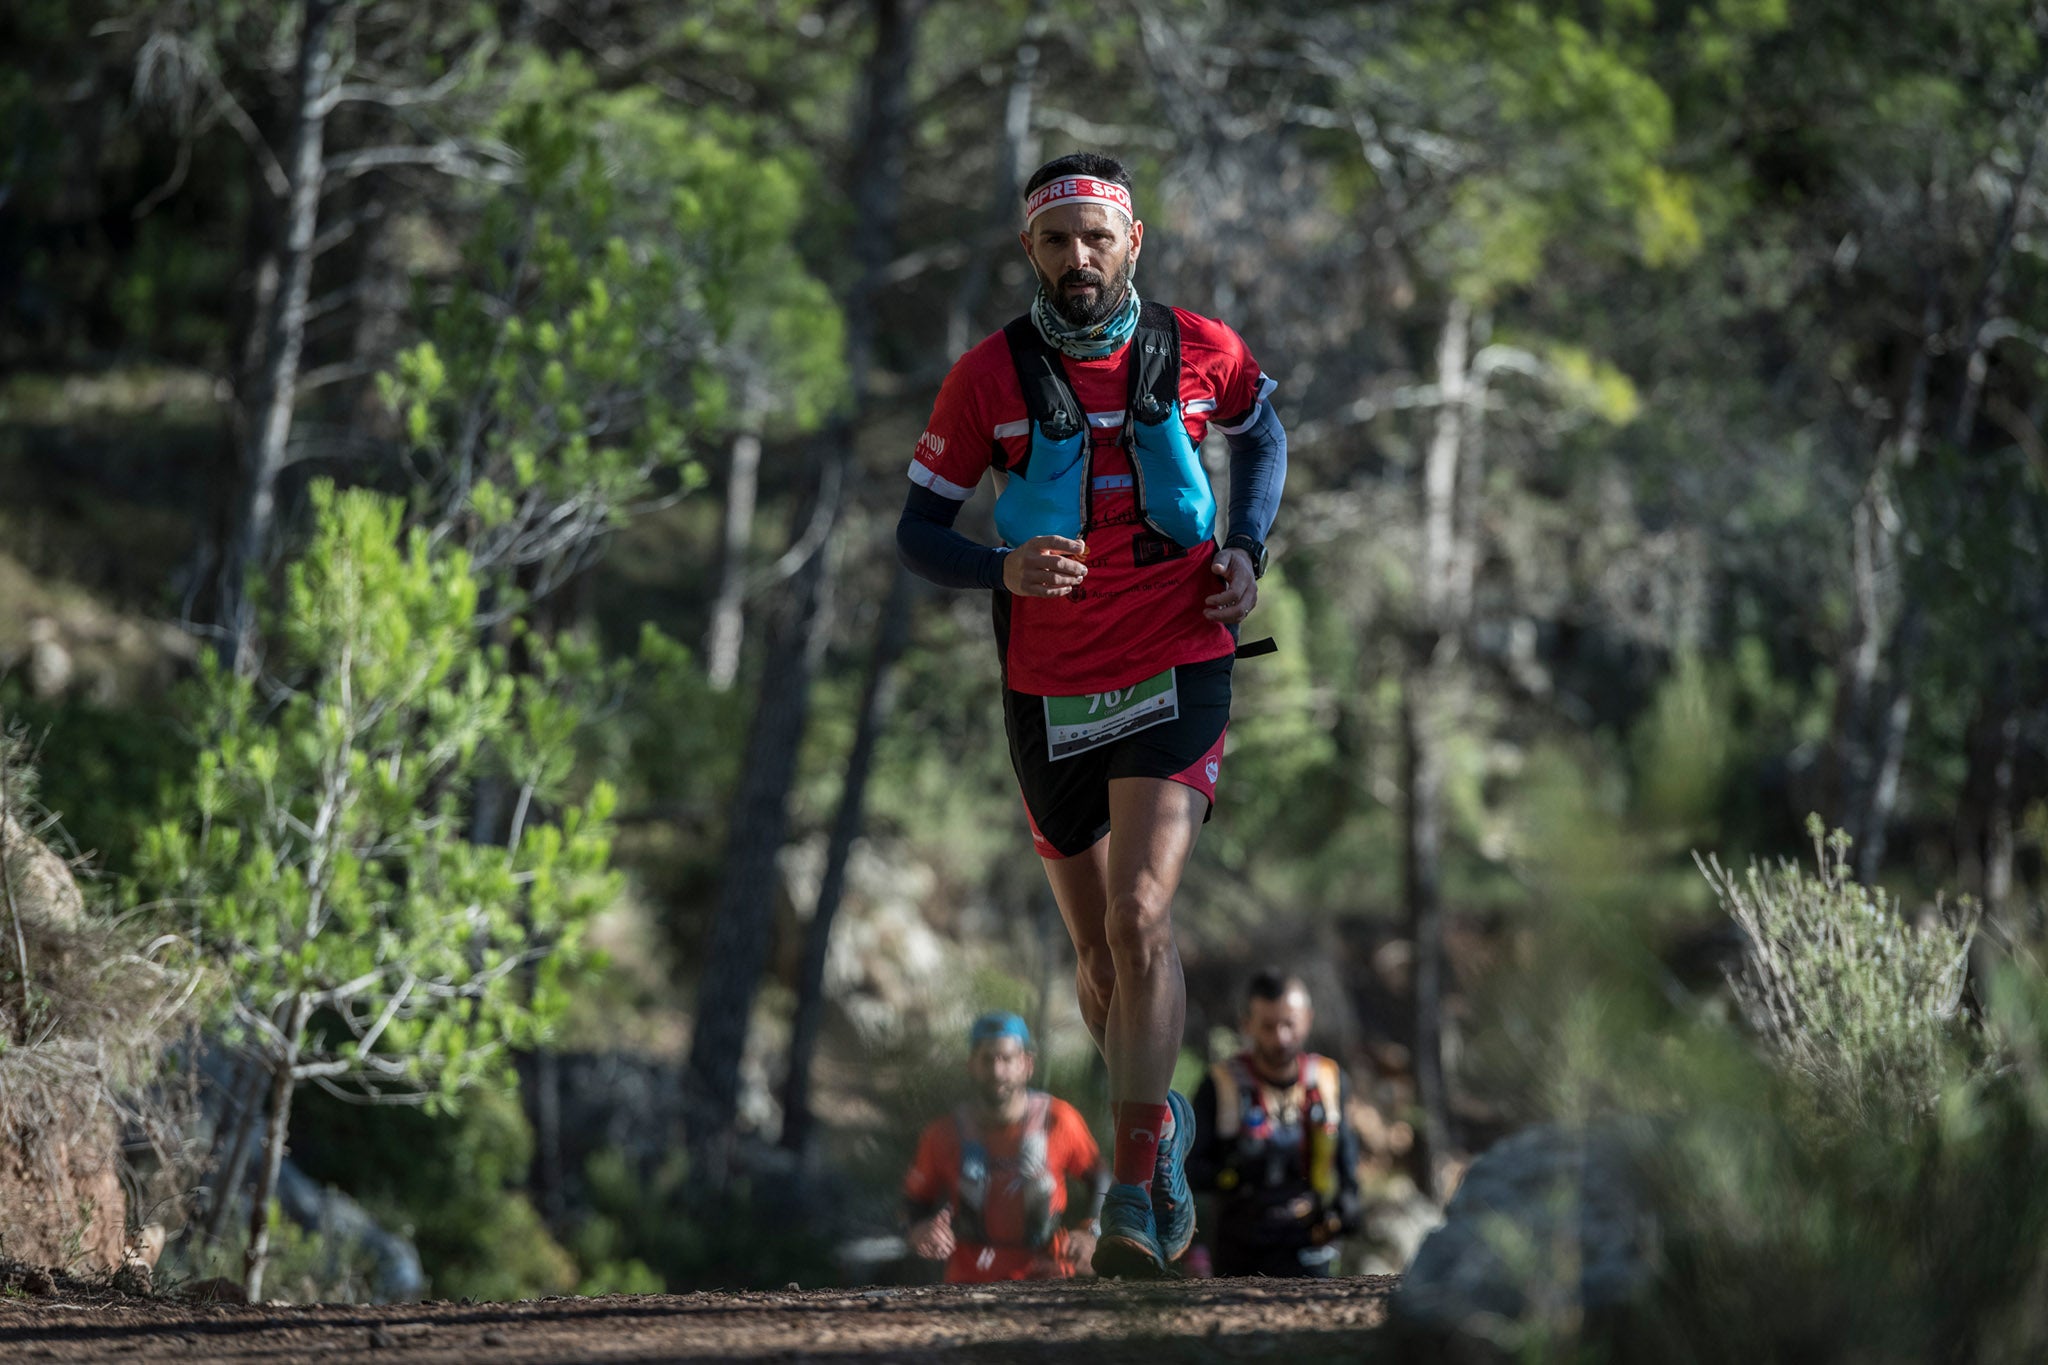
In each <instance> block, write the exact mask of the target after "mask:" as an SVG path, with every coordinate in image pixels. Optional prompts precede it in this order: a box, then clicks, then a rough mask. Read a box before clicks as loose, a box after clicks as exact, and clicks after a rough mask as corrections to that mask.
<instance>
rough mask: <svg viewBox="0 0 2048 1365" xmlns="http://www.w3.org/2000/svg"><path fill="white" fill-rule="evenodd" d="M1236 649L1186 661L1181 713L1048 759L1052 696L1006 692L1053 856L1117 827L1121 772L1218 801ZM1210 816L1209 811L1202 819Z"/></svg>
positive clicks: (1009, 727)
mask: <svg viewBox="0 0 2048 1365" xmlns="http://www.w3.org/2000/svg"><path fill="white" fill-rule="evenodd" d="M1234 662H1235V659H1234V658H1233V657H1232V656H1231V655H1228V654H1226V655H1224V656H1223V657H1222V658H1220V659H1210V660H1208V661H1207V662H1205V663H1197V664H1182V665H1181V666H1180V667H1179V668H1178V669H1176V670H1175V673H1176V675H1177V676H1176V677H1175V679H1174V682H1175V685H1176V688H1177V690H1178V692H1179V699H1180V708H1179V709H1180V714H1179V715H1178V716H1176V717H1175V718H1174V719H1172V720H1169V721H1164V722H1162V723H1160V724H1158V725H1154V726H1151V727H1150V728H1148V729H1144V730H1140V731H1138V732H1137V733H1135V734H1131V735H1126V736H1125V737H1124V738H1122V739H1117V740H1111V741H1110V742H1109V743H1107V744H1104V745H1102V746H1101V747H1099V748H1095V749H1090V750H1088V751H1086V752H1085V753H1078V754H1074V755H1072V756H1070V757H1067V758H1061V759H1053V758H1050V757H1048V753H1047V750H1048V746H1047V743H1046V733H1045V698H1043V697H1039V696H1033V695H1031V694H1030V693H1026V692H1010V691H1005V692H1004V693H1003V728H1004V730H1005V731H1007V732H1008V734H1009V736H1010V763H1011V766H1012V767H1014V768H1015V769H1016V770H1017V785H1018V786H1019V787H1020V788H1021V789H1022V790H1023V794H1024V813H1025V815H1026V817H1027V818H1029V820H1030V821H1031V840H1032V843H1033V844H1035V845H1036V846H1037V848H1038V852H1039V856H1041V857H1045V858H1071V857H1073V856H1074V855H1075V854H1077V853H1081V852H1085V851H1086V850H1088V849H1090V848H1093V847H1094V846H1095V844H1096V842H1097V841H1098V840H1100V839H1101V838H1102V836H1103V835H1105V834H1107V833H1109V783H1110V779H1111V778H1117V777H1164V778H1167V779H1169V780H1171V781H1174V782H1179V783H1182V784H1184V785H1186V786H1190V787H1193V788H1194V789H1195V790H1196V791H1198V792H1200V793H1202V795H1203V796H1205V797H1207V798H1208V800H1209V804H1210V806H1211V807H1212V808H1213V807H1214V806H1215V803H1216V777H1217V773H1218V771H1219V770H1220V768H1221V767H1222V763H1223V736H1224V732H1225V731H1226V730H1227V729H1228V728H1229V726H1230V668H1231V665H1232V664H1233V663H1234ZM1202 818H1203V819H1204V820H1207V819H1208V816H1207V814H1206V813H1205V814H1204V815H1203V817H1202Z"/></svg>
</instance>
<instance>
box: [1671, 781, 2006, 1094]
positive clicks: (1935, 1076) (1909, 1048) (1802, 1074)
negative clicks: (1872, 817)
mask: <svg viewBox="0 0 2048 1365" xmlns="http://www.w3.org/2000/svg"><path fill="white" fill-rule="evenodd" d="M1808 832H1809V833H1810V834H1811V835H1812V838H1813V848H1814V861H1815V866H1816V870H1815V871H1814V872H1813V873H1808V872H1806V871H1804V870H1802V869H1800V868H1799V867H1797V866H1795V865H1794V864H1792V863H1789V862H1779V863H1776V864H1771V865H1757V864H1752V865H1751V866H1750V868H1749V870H1748V871H1747V872H1746V873H1745V874H1743V875H1742V876H1741V877H1737V876H1735V875H1734V874H1732V873H1730V872H1728V871H1727V870H1726V869H1724V868H1723V867H1722V866H1721V864H1720V862H1719V860H1718V859H1715V858H1712V857H1708V858H1705V859H1702V860H1700V870H1701V871H1702V872H1704V873H1705V874H1706V878H1707V881H1708V883H1709V884H1710V885H1711V886H1712V887H1713V890H1714V895H1715V898H1716V899H1717V900H1718V901H1719V902H1720V905H1721V908H1722V909H1723V910H1724V911H1726V912H1727V914H1728V915H1729V916H1730V917H1731V918H1733V919H1734V921H1735V922H1736V924H1738V925H1739V926H1740V927H1741V929H1742V932H1743V934H1744V938H1745V942H1744V946H1743V954H1742V964H1741V966H1740V968H1739V969H1737V970H1734V971H1731V972H1730V973H1729V984H1730V986H1731V987H1732V988H1733V990H1734V993H1735V999H1736V1002H1737V1003H1738V1004H1739V1005H1740V1007H1741V1010H1742V1016H1743V1019H1744V1020H1745V1021H1746V1022H1747V1023H1748V1025H1749V1027H1750V1028H1751V1029H1752V1030H1754V1031H1755V1033H1756V1034H1757V1036H1758V1037H1760V1038H1761V1039H1762V1040H1763V1041H1764V1043H1765V1045H1766V1046H1767V1047H1768V1048H1769V1050H1770V1051H1771V1053H1772V1055H1773V1056H1774V1057H1775V1058H1776V1060H1777V1062H1778V1064H1779V1065H1780V1066H1782V1067H1784V1068H1786V1069H1787V1070H1788V1071H1789V1072H1790V1073H1792V1074H1793V1075H1794V1076H1796V1077H1797V1078H1799V1080H1800V1081H1801V1082H1802V1083H1803V1086H1804V1088H1805V1089H1806V1091H1807V1092H1808V1094H1809V1097H1810V1099H1811V1100H1812V1102H1813V1103H1814V1105H1815V1106H1816V1107H1817V1109H1818V1110H1819V1111H1821V1112H1823V1113H1825V1114H1828V1115H1831V1116H1835V1117H1837V1118H1840V1119H1842V1120H1846V1121H1849V1122H1855V1123H1862V1122H1866V1121H1868V1120H1869V1119H1871V1118H1872V1117H1873V1116H1875V1115H1876V1114H1877V1113H1879V1112H1881V1111H1882V1112H1905V1113H1911V1112H1914V1111H1917V1110H1920V1109H1924V1108H1926V1107H1927V1106H1929V1105H1931V1104H1933V1103H1934V1101H1935V1099H1936V1097H1937V1096H1938V1095H1939V1094H1940V1093H1941V1089H1942V1086H1943V1084H1944V1083H1946V1082H1947V1081H1949V1080H1952V1079H1955V1078H1956V1071H1955V1067H1956V1065H1957V1064H1958V1058H1959V1056H1960V1053H1959V1050H1958V1047H1957V1043H1958V1042H1959V1040H1960V1035H1959V1030H1958V1013H1959V1012H1958V1006H1959V1004H1960V1002H1961V999H1962V993H1963V983H1964V979H1965V976H1966V974H1967V970H1968V965H1969V954H1970V941H1971V939H1972V938H1973V937H1974V936H1975V934H1976V931H1977V911H1976V908H1975V906H1974V905H1973V904H1972V903H1970V902H1968V901H1964V902H1962V903H1961V905H1960V908H1959V910H1958V912H1956V913H1954V914H1951V913H1948V912H1947V911H1945V910H1944V909H1943V908H1942V907H1941V906H1940V905H1937V906H1936V907H1935V908H1934V910H1933V911H1932V912H1931V913H1930V914H1928V915H1925V916H1920V917H1914V916H1909V915H1907V914H1906V913H1905V912H1904V909H1903V907H1902V906H1901V905H1900V904H1899V902H1898V899H1897V898H1896V897H1894V896H1889V895H1887V894H1886V893H1885V892H1884V891H1882V890H1878V889H1875V888H1872V887H1866V886H1863V885H1862V884H1860V883H1859V882H1857V881H1856V880H1854V879H1853V878H1852V877H1851V876H1850V875H1849V869H1848V867H1847V866H1846V865H1845V864H1844V862H1843V858H1844V857H1845V855H1846V854H1847V852H1848V848H1849V840H1848V837H1847V836H1846V835H1844V834H1841V833H1840V832H1837V833H1835V834H1833V835H1824V833H1823V830H1822V826H1821V823H1820V820H1819V817H1817V816H1816V817H1813V818H1812V819H1811V820H1810V821H1809V823H1808Z"/></svg>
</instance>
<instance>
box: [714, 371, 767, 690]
mask: <svg viewBox="0 0 2048 1365" xmlns="http://www.w3.org/2000/svg"><path fill="white" fill-rule="evenodd" d="M760 478H761V417H760V412H759V410H758V409H757V408H754V407H752V406H749V408H748V410H747V412H746V414H745V415H744V416H743V417H742V418H741V419H740V430H739V434H738V435H736V436H734V437H733V439H732V462H731V465H730V467H729V468H728V469H727V471H726V479H725V534H724V536H723V538H722V546H721V550H720V554H719V568H718V595H717V596H716V597H714V598H713V599H712V602H711V628H710V629H709V630H708V631H706V632H705V638H704V672H705V675H706V676H707V677H708V678H709V680H710V682H711V686H712V688H713V689H714V690H716V691H719V692H724V691H726V690H727V689H729V688H730V687H731V686H732V685H733V681H734V679H736V678H737V677H738V676H739V671H740V644H741V641H742V639H743V637H744V635H745V633H746V594H747V552H748V551H749V550H750V549H752V548H753V543H754V495H755V492H756V490H757V489H758V488H759V486H760Z"/></svg>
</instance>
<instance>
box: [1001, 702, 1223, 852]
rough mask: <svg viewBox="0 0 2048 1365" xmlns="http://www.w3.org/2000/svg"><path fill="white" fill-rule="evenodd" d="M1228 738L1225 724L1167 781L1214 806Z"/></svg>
mask: <svg viewBox="0 0 2048 1365" xmlns="http://www.w3.org/2000/svg"><path fill="white" fill-rule="evenodd" d="M1229 736H1230V725H1229V723H1228V722H1225V723H1224V726H1223V730H1222V733H1220V734H1218V735H1217V736H1216V742H1215V743H1214V744H1211V745H1210V746H1209V752H1208V753H1206V754H1203V755H1202V756H1201V757H1200V758H1198V759H1196V760H1195V761H1194V762H1193V763H1190V764H1188V766H1187V767H1185V768H1182V769H1181V770H1180V771H1179V772H1177V773H1175V774H1174V775H1173V776H1172V777H1171V778H1169V779H1168V780H1169V781H1172V782H1178V783H1180V784H1181V785H1182V786H1184V787H1193V788H1194V789H1195V790H1196V791H1198V792H1200V793H1201V794H1202V795H1204V796H1206V797H1208V798H1209V804H1210V805H1212V806H1213V805H1215V804H1216V778H1217V776H1218V775H1219V774H1220V773H1221V772H1222V771H1223V741H1224V740H1225V739H1227V738H1229ZM1032 828H1033V832H1034V833H1036V832H1037V827H1036V826H1033V827H1032Z"/></svg>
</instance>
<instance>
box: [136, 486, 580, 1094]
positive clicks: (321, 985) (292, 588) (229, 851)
mask: <svg viewBox="0 0 2048 1365" xmlns="http://www.w3.org/2000/svg"><path fill="white" fill-rule="evenodd" d="M312 500H313V507H314V511H315V515H316V518H317V527H316V530H315V533H314V536H313V539H312V541H311V543H310V544H309V545H308V547H307V549H306V552H305V554H304V556H303V558H302V559H300V560H299V561H298V562H297V563H295V564H294V565H293V566H292V567H291V569H290V571H289V573H288V575H287V582H286V586H285V589H284V592H283V594H282V597H281V598H280V600H278V601H277V602H275V603H271V604H268V606H267V607H266V611H265V626H266V633H267V635H268V638H270V639H271V640H273V641H274V642H275V644H274V648H273V652H272V653H271V654H270V655H269V657H267V658H266V659H265V660H264V675H263V676H262V677H261V678H260V679H258V678H253V677H243V676H239V675H237V674H231V673H229V672H228V671H226V670H225V669H223V668H221V667H219V666H218V665H215V664H212V663H208V664H207V665H206V666H205V667H204V668H202V670H201V674H200V676H199V678H198V679H197V680H196V681H195V682H194V684H193V685H192V686H191V687H190V688H189V689H188V691H187V693H186V696H185V699H184V701H185V705H186V707H187V708H188V714H189V716H190V718H191V724H192V726H193V729H194V732H195V734H196V736H197V737H198V739H199V742H200V746H201V747H200V750H199V755H198V761H197V764H196V766H195V770H194V772H193V774H192V778H191V780H190V782H189V784H186V785H183V786H181V787H180V788H179V789H178V790H177V791H176V792H175V793H174V794H173V795H172V796H171V798H170V799H169V800H168V801H167V803H166V808H165V814H164V818H163V819H162V820H161V821H160V822H159V823H158V824H157V825H156V826H155V827H154V828H152V829H151V830H150V831H149V832H148V833H147V835H146V836H145V837H144V840H143V848H142V853H141V855H140V858H139V867H140V873H139V878H140V883H141V886H142V887H143V888H144V891H145V893H146V894H147V895H148V897H149V898H151V899H153V900H155V901H157V902H158V903H160V904H163V905H165V906H167V907H170V908H169V910H168V912H167V918H168V919H169V920H170V922H171V923H172V924H174V925H176V926H178V927H180V928H182V929H184V930H185V931H186V932H187V933H188V934H189V935H190V938H191V941H192V942H193V943H194V944H195V945H196V946H197V949H198V951H199V953H200V954H201V956H202V957H203V958H204V959H205V960H206V961H207V962H208V963H209V964H210V965H211V966H212V967H213V968H215V969H216V970H217V971H219V972H220V973H221V974H222V976H223V977H224V979H225V981H226V985H227V992H226V998H227V1002H228V1004H227V1010H226V1017H224V1018H223V1019H222V1020H221V1023H222V1024H223V1026H225V1027H226V1028H227V1029H228V1030H229V1034H230V1036H231V1037H233V1038H235V1039H236V1040H237V1041H239V1042H241V1043H243V1044H244V1045H247V1046H250V1047H252V1048H256V1049H258V1050H260V1051H261V1052H262V1053H264V1055H265V1056H266V1057H268V1058H269V1059H270V1060H271V1064H272V1065H273V1066H288V1067H291V1068H293V1070H294V1075H295V1076H297V1077H299V1078H302V1079H303V1078H305V1077H307V1076H309V1075H318V1076H319V1077H321V1078H322V1079H324V1080H326V1081H328V1082H329V1083H331V1084H345V1083H351V1082H353V1083H357V1084H362V1085H365V1086H366V1087H368V1088H370V1089H372V1090H382V1089H389V1088H394V1087H395V1088H397V1089H398V1090H400V1091H409V1090H420V1089H426V1090H431V1091H433V1092H434V1093H435V1094H437V1095H439V1096H441V1097H444V1098H446V1097H452V1096H453V1095H454V1094H455V1093H456V1092H458V1091H459V1090H461V1089H462V1088H463V1087H464V1086H466V1085H468V1084H470V1083H472V1082H474V1081H478V1080H484V1079H495V1078H498V1077H500V1076H502V1075H503V1074H504V1068H505V1066H506V1064H507V1063H506V1050H507V1049H508V1048H512V1047H520V1046H531V1045H532V1044H533V1043H535V1042H536V1041H538V1040H539V1039H540V1038H541V1037H542V1036H544V1033H545V1030H546V1027H547V1024H548V1022H549V1021H550V1020H551V1019H552V1018H554V1017H555V1015H557V1014H558V1013H559V1012H560V1010H561V1008H562V1006H563V1004H564V1001H565V991H566V990H567V987H568V985H569V984H570V982H571V981H573V979H574V975H575V973H576V971H577V970H578V969H579V968H580V966H581V964H582V963H583V960H584V951H583V948H582V943H581V935H582V930H583V926H584V924H585V922H586V921H587V920H588V918H589V917H590V915H591V914H592V913H594V912H595V911H596V910H597V909H598V908H600V907H601V906H603V905H604V904H605V903H606V902H607V901H608V900H609V899H610V897H611V896H612V894H613V890H614V883H613V879H612V877H611V875H610V874H609V872H608V871H607V870H606V861H607V857H608V851H609V835H608V832H607V830H606V826H605V821H606V818H607V817H608V815H609V813H610V809H611V804H612V798H611V794H610V791H609V789H608V788H607V787H605V786H604V785H603V784H599V785H598V786H597V787H596V788H595V789H594V790H593V791H592V792H591V794H590V795H589V796H588V797H587V798H584V799H583V800H581V801H574V800H570V799H569V798H568V796H567V794H566V793H565V792H563V791H562V790H560V787H559V783H560V780H561V778H562V776H563V774H564V772H565V771H566V766H567V765H566V762H565V761H564V759H563V751H564V750H565V748H566V745H567V739H568V735H569V733H570V732H571V731H572V729H573V714H572V713H571V712H570V711H569V710H568V709H567V708H566V706H565V705H564V703H562V702H560V701H559V700H557V699H555V698H554V697H552V696H550V695H549V694H548V693H547V691H546V690H545V689H544V688H543V687H542V686H540V685H539V684H538V683H537V682H536V681H535V680H534V679H531V678H526V679H521V680H520V682H519V683H518V684H517V685H515V682H514V680H513V679H512V678H511V677H509V676H507V674H506V673H505V671H504V665H503V661H502V659H501V658H499V657H497V656H495V655H494V654H491V653H487V652H486V651H485V650H484V649H483V648H482V647H481V646H480V645H479V643H478V638H477V629H476V625H477V623H476V612H477V600H478V598H477V584H476V580H475V578H474V577H473V576H472V575H471V573H470V571H469V567H468V561H467V558H466V556H464V555H463V554H462V553H461V552H459V551H442V552H437V551H436V550H434V549H433V547H432V546H431V545H430V543H429V541H428V538H427V536H426V535H425V533H424V532H422V531H417V530H415V531H413V532H411V533H404V532H402V530H401V508H400V507H399V506H398V504H396V503H394V502H392V501H391V500H389V499H385V498H382V497H379V496H377V495H374V494H371V493H368V492H363V491H357V492H348V493H336V492H334V491H333V490H332V489H331V488H328V487H326V486H325V485H316V487H315V489H314V491H313V499H312ZM494 765H496V766H499V767H502V768H505V769H508V770H509V772H510V776H511V777H512V779H513V780H514V781H516V782H517V784H518V788H517V790H518V801H517V812H518V813H517V815H516V816H515V820H514V823H513V826H512V830H511V835H510V838H509V840H508V842H507V845H506V846H504V847H497V846H491V845H481V844H474V843H471V842H470V841H469V839H468V837H467V831H466V829H465V827H464V824H463V813H464V808H463V801H464V798H465V797H466V795H467V794H468V792H469V790H470V788H471V787H472V785H473V784H474V783H475V781H476V780H477V778H478V777H479V776H480V775H481V774H482V773H484V772H486V771H491V770H493V766H494ZM543 806H546V807H548V808H552V809H558V810H559V812H560V813H559V816H558V817H557V818H555V819H551V820H550V819H542V818H539V817H538V814H537V812H538V810H539V809H540V808H541V807H543ZM315 1009H319V1010H322V1011H326V1012H327V1013H323V1015H322V1016H321V1018H322V1019H323V1020H333V1021H338V1024H339V1025H340V1027H337V1028H336V1029H335V1036H331V1037H330V1036H329V1034H328V1031H327V1028H326V1027H322V1028H318V1029H314V1030H313V1031H312V1032H311V1033H308V1031H307V1026H308V1023H309V1019H310V1015H311V1011H313V1010H315ZM301 1049H304V1051H303V1052H302V1051H301ZM316 1066H317V1068H318V1069H317V1070H315V1069H313V1068H314V1067H316Z"/></svg>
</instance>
